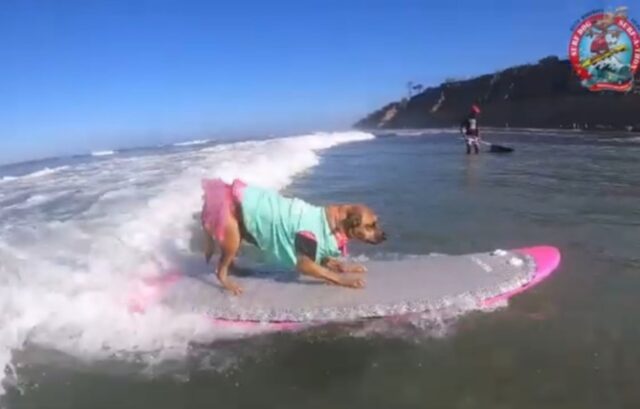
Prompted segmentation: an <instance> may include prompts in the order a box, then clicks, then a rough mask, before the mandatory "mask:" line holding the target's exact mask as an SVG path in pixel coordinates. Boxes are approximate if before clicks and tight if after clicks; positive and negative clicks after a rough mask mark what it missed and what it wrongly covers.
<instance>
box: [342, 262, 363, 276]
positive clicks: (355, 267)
mask: <svg viewBox="0 0 640 409" xmlns="http://www.w3.org/2000/svg"><path fill="white" fill-rule="evenodd" d="M344 272H345V273H357V274H362V273H366V272H367V268H366V267H365V266H363V265H362V264H350V265H348V266H347V267H346V268H345V269H344Z"/></svg>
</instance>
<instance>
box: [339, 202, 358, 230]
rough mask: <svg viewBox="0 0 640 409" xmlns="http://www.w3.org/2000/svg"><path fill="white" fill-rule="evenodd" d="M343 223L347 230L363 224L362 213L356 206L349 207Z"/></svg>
mask: <svg viewBox="0 0 640 409" xmlns="http://www.w3.org/2000/svg"><path fill="white" fill-rule="evenodd" d="M343 223H344V228H345V230H347V231H349V230H353V229H355V228H356V227H358V226H360V225H361V224H362V213H361V212H360V210H359V209H358V208H357V207H355V206H352V207H349V209H348V210H347V217H346V218H345V219H344V222H343Z"/></svg>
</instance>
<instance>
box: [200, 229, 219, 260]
mask: <svg viewBox="0 0 640 409" xmlns="http://www.w3.org/2000/svg"><path fill="white" fill-rule="evenodd" d="M202 234H203V236H204V259H205V261H206V262H207V264H209V262H210V261H211V257H213V253H214V252H215V249H216V243H215V241H214V240H213V237H211V235H210V234H209V232H208V231H207V230H206V229H204V228H203V229H202Z"/></svg>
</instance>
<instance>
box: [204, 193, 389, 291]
mask: <svg viewBox="0 0 640 409" xmlns="http://www.w3.org/2000/svg"><path fill="white" fill-rule="evenodd" d="M207 184H209V185H207ZM203 188H204V190H205V195H204V205H203V212H202V228H203V232H204V237H205V250H204V252H205V259H206V261H207V263H209V261H210V259H211V257H212V256H213V252H214V242H215V241H217V242H218V244H219V246H220V249H221V255H220V260H219V262H218V266H217V276H218V279H219V280H220V283H221V284H222V286H223V287H224V288H225V289H227V290H229V291H231V293H233V294H234V295H238V294H241V293H242V288H241V287H240V286H238V284H236V283H235V282H233V281H232V280H230V279H229V278H228V272H229V269H230V268H233V262H234V259H235V257H236V254H237V253H238V250H239V248H240V244H241V242H242V240H244V241H246V242H248V243H251V244H253V245H256V246H258V248H261V249H262V250H263V251H267V252H268V251H269V250H270V249H271V248H270V247H269V237H267V238H266V239H263V238H261V237H260V235H264V234H263V233H264V231H265V230H266V231H267V232H270V231H271V230H274V229H276V228H280V227H281V226H283V225H284V230H285V232H286V234H284V237H283V236H280V239H281V241H283V242H285V243H288V244H290V245H291V247H292V248H291V255H292V257H294V258H292V257H290V258H291V262H290V263H289V264H290V265H291V266H292V267H295V269H296V270H297V271H298V272H300V273H302V274H304V275H308V276H311V277H315V278H319V279H322V280H324V281H326V282H328V283H331V284H337V285H341V286H345V287H351V288H362V287H363V286H364V280H363V279H362V278H358V277H355V278H354V277H349V276H345V275H342V274H341V273H364V272H365V271H366V270H365V268H364V267H363V266H361V265H347V264H344V263H343V262H341V261H340V260H338V259H337V258H336V257H333V256H326V257H324V256H323V255H324V254H326V252H321V248H320V247H322V243H327V242H332V244H333V241H332V240H331V239H328V240H324V241H322V240H320V241H319V242H318V241H316V240H315V237H323V236H322V234H323V232H322V231H298V230H296V229H297V228H298V226H299V224H296V223H297V221H298V220H299V219H300V218H302V216H300V213H299V212H298V213H293V214H292V216H291V217H289V218H284V217H283V216H282V214H281V213H278V212H277V211H276V210H273V208H274V206H273V201H275V202H277V203H284V204H285V206H283V207H284V208H286V209H289V208H296V209H299V208H302V209H303V212H304V211H308V212H312V214H314V215H321V216H320V217H321V218H323V220H322V221H321V222H320V223H319V225H320V226H326V227H327V228H328V229H330V233H331V235H333V236H334V238H335V242H337V243H338V246H340V244H341V242H342V243H343V244H346V241H347V239H356V240H359V241H362V242H365V243H369V244H378V243H381V242H382V241H384V240H386V235H385V233H384V231H383V230H382V229H381V228H380V227H379V225H378V217H377V216H376V214H375V213H374V212H373V210H371V209H370V208H369V207H367V206H364V205H360V204H344V205H329V206H326V207H322V208H321V207H316V206H312V205H309V204H307V203H305V202H302V201H300V200H298V199H288V198H285V197H282V196H280V195H279V194H277V193H275V192H267V191H265V190H259V189H257V188H252V187H250V188H249V189H257V190H259V191H260V192H261V194H262V196H259V198H260V200H262V201H265V200H266V201H268V200H271V202H269V203H268V204H267V205H266V206H263V207H264V208H265V209H266V210H260V211H259V213H260V215H259V217H260V218H261V219H260V222H261V223H262V224H266V225H267V226H269V228H268V229H262V232H261V231H259V230H258V229H254V231H255V232H256V234H255V235H256V237H254V234H252V233H251V230H252V228H253V223H252V221H253V220H254V219H252V217H253V216H252V215H249V218H247V215H246V214H245V213H246V212H249V211H251V212H254V213H255V212H256V210H255V209H256V207H255V206H253V207H251V206H249V205H247V206H246V208H245V206H243V199H242V196H243V194H242V193H238V192H240V191H242V190H243V189H244V188H246V185H244V184H243V183H242V182H240V181H235V182H234V184H233V185H226V184H222V182H221V181H218V180H216V181H205V182H204V183H203ZM265 192H266V193H265ZM263 197H266V199H265V198H263ZM221 198H223V199H222V200H221ZM224 198H226V199H227V200H226V203H225V200H224ZM254 202H255V201H254ZM221 203H222V204H221ZM216 218H217V219H216ZM324 218H326V219H324ZM287 219H289V220H287ZM247 221H248V222H247ZM317 230H324V229H317ZM327 231H328V230H327ZM324 233H326V231H325V232H324ZM324 237H326V234H325V236H324ZM319 243H320V244H319ZM318 246H320V247H318ZM274 252H276V251H275V250H274ZM294 254H295V256H293V255H294Z"/></svg>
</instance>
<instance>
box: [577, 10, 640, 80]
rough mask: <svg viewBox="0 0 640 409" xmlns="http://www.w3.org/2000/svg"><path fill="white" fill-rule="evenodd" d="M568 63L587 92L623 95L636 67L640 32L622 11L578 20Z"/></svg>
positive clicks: (591, 15)
mask: <svg viewBox="0 0 640 409" xmlns="http://www.w3.org/2000/svg"><path fill="white" fill-rule="evenodd" d="M569 61H571V65H572V66H573V69H574V71H575V72H576V73H577V74H578V76H579V77H580V80H581V82H582V85H583V86H585V87H587V88H588V89H590V90H591V91H603V90H611V91H620V92H626V91H629V90H631V88H633V78H634V74H635V72H636V71H637V69H638V66H639V65H640V32H639V30H638V28H637V27H636V25H635V24H634V22H633V21H632V20H630V19H628V18H627V13H626V8H623V7H622V8H618V9H617V10H616V11H615V12H595V13H592V14H590V15H588V16H587V17H585V18H584V19H583V20H581V21H580V22H579V23H578V25H577V26H576V28H575V29H574V30H573V35H572V36H571V41H570V43H569Z"/></svg>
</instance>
